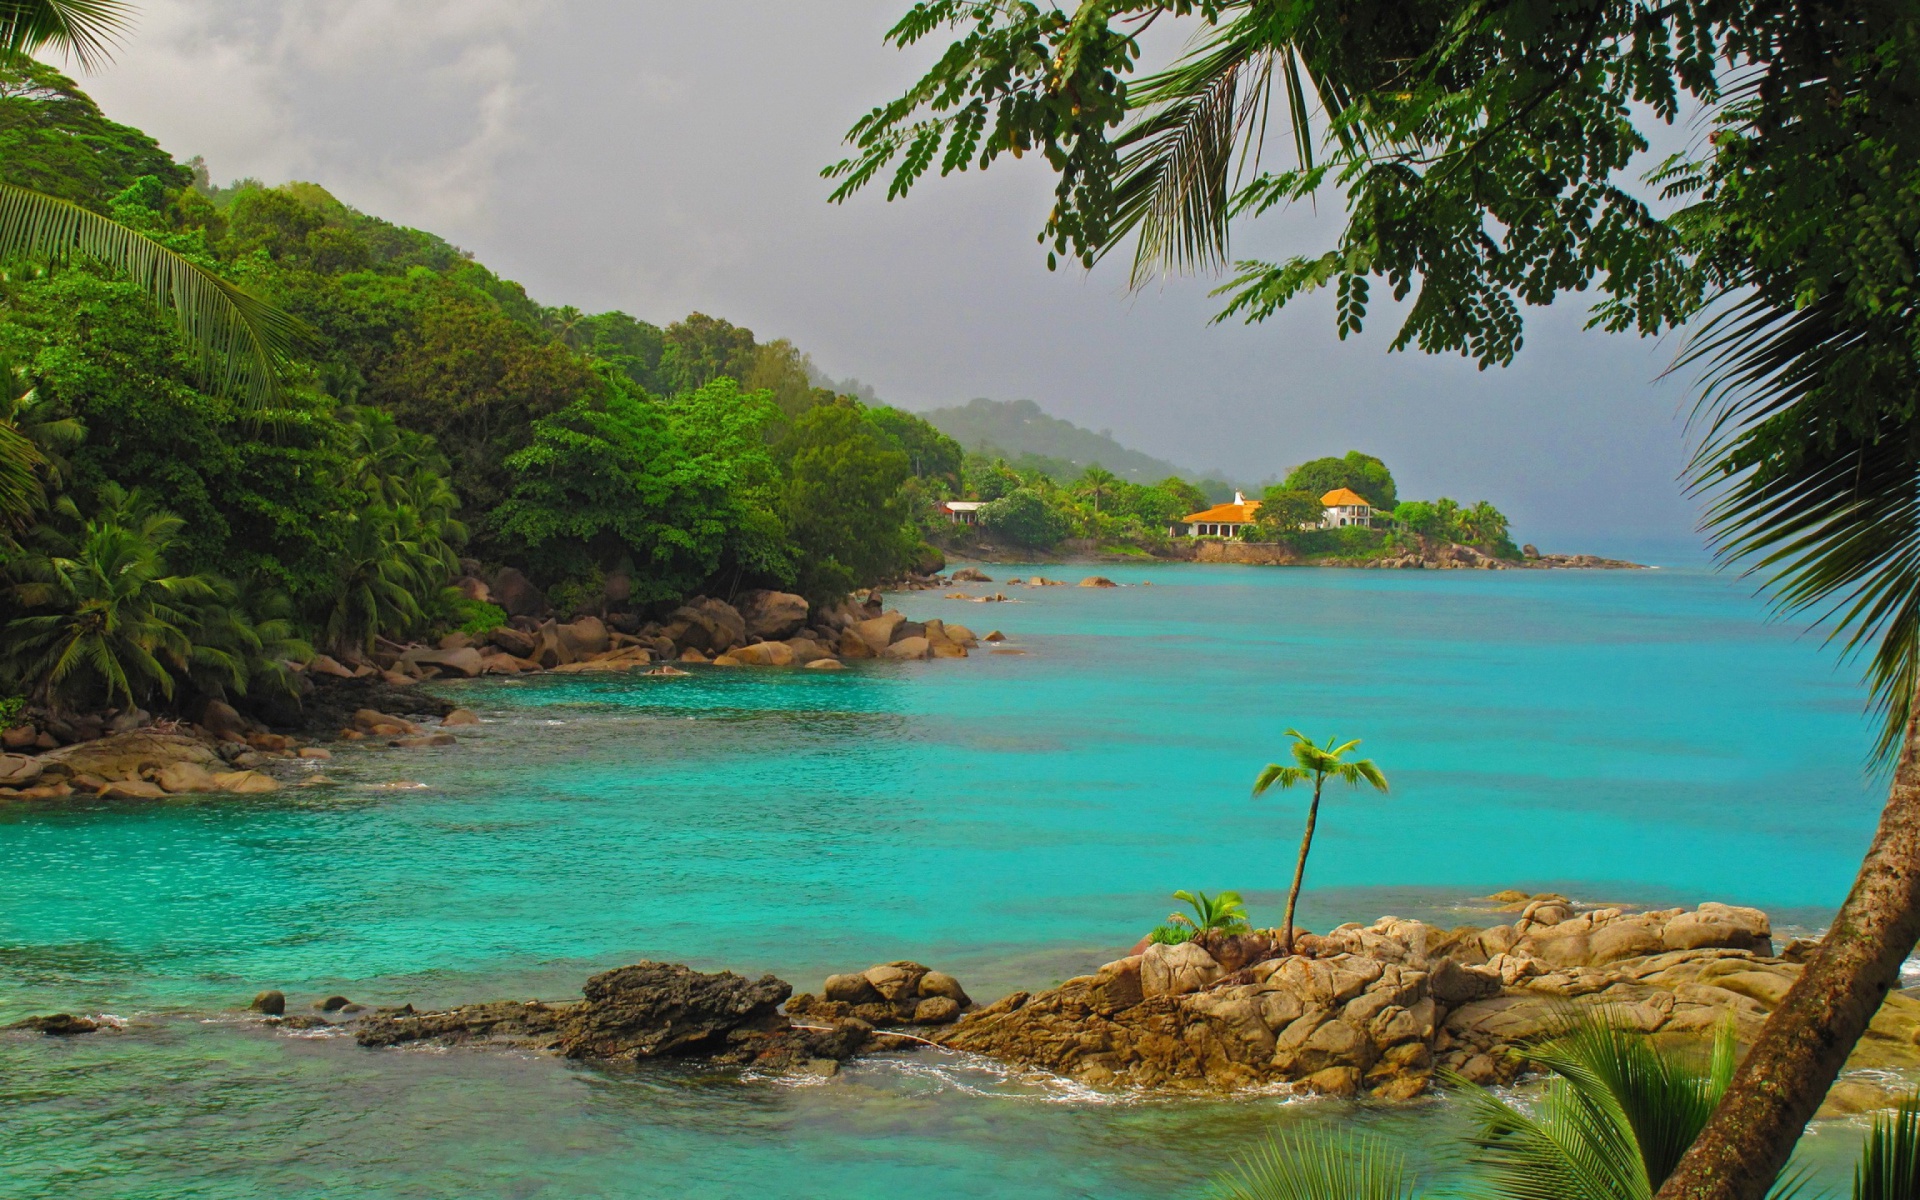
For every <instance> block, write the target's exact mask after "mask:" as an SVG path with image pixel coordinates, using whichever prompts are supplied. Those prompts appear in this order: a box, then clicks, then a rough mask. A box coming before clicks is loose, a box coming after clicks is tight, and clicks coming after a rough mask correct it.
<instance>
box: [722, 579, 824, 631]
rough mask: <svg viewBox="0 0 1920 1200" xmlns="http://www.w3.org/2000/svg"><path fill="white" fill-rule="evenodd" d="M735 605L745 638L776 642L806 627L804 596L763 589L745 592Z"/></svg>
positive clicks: (806, 610) (805, 602)
mask: <svg viewBox="0 0 1920 1200" xmlns="http://www.w3.org/2000/svg"><path fill="white" fill-rule="evenodd" d="M735 607H736V608H737V609H738V610H739V612H740V618H741V620H743V621H744V622H746V635H747V639H748V640H749V641H753V640H761V641H769V642H777V641H782V640H784V639H786V638H790V637H792V636H793V635H794V634H796V633H798V632H800V630H801V629H802V628H804V627H805V626H806V623H807V614H808V611H809V610H808V607H807V601H806V597H804V596H796V595H794V594H793V593H792V592H774V591H767V590H765V589H760V590H756V591H751V592H747V593H745V594H744V595H742V596H741V597H740V598H739V603H738V604H737V605H736V606H735Z"/></svg>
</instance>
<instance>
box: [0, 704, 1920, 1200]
mask: <svg viewBox="0 0 1920 1200" xmlns="http://www.w3.org/2000/svg"><path fill="white" fill-rule="evenodd" d="M5 723H6V722H5V719H4V717H0V725H4V724H5ZM1917 1197H1920V1095H1910V1096H1907V1097H1906V1098H1904V1099H1902V1100H1901V1101H1900V1104H1899V1107H1897V1108H1895V1109H1894V1111H1893V1112H1891V1113H1876V1114H1874V1118H1873V1125H1872V1127H1871V1128H1870V1129H1869V1130H1868V1131H1867V1141H1866V1144H1865V1145H1864V1146H1862V1147H1861V1148H1860V1161H1859V1162H1858V1163H1857V1164H1855V1166H1854V1168H1853V1200H1916V1198H1917Z"/></svg>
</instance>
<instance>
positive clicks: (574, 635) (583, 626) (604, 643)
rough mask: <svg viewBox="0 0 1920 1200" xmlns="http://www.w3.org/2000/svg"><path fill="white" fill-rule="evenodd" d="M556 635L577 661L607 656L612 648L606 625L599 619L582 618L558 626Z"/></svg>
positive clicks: (555, 631)
mask: <svg viewBox="0 0 1920 1200" xmlns="http://www.w3.org/2000/svg"><path fill="white" fill-rule="evenodd" d="M554 633H555V635H556V636H557V637H558V638H559V639H560V642H561V644H562V645H564V646H565V647H566V648H567V650H568V652H569V653H571V654H572V655H573V657H574V659H575V660H579V659H582V658H588V657H591V656H592V655H595V654H605V653H606V652H607V650H608V648H609V646H610V643H609V642H608V635H607V626H606V623H605V622H604V621H602V620H601V619H600V618H599V617H581V618H579V619H578V620H575V621H572V622H569V623H568V624H565V625H559V626H556V627H555V628H554Z"/></svg>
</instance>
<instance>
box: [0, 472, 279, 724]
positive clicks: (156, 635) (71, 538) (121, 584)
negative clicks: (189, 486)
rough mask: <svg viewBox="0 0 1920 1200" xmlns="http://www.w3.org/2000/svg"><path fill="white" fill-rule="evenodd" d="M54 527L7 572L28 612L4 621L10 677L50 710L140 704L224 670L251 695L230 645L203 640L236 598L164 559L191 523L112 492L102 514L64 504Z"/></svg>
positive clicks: (213, 580)
mask: <svg viewBox="0 0 1920 1200" xmlns="http://www.w3.org/2000/svg"><path fill="white" fill-rule="evenodd" d="M56 521H57V523H56V524H53V525H43V526H41V527H40V528H39V529H37V530H36V531H35V537H34V543H35V544H34V548H33V550H32V551H31V552H29V553H28V554H27V555H26V556H25V557H23V558H22V559H20V560H19V561H17V562H15V563H12V564H10V567H9V570H10V573H11V574H12V575H13V577H14V579H15V580H16V581H17V582H15V583H14V584H13V585H12V588H11V597H10V598H11V600H12V601H13V603H14V604H15V605H16V606H17V608H18V610H19V611H21V612H22V613H24V614H25V615H22V616H17V617H15V618H14V619H13V620H11V621H9V622H8V623H7V627H6V633H7V637H6V649H5V651H4V653H5V658H6V666H7V669H8V672H9V674H10V676H11V677H12V679H13V680H14V681H15V682H16V683H19V684H24V685H27V686H29V687H31V688H33V689H34V693H35V695H36V696H38V697H40V698H42V699H44V700H45V701H47V702H48V703H50V704H53V705H56V706H61V705H66V704H70V703H81V704H85V703H96V704H98V703H105V704H114V703H118V704H124V705H128V706H131V705H134V704H138V703H140V702H141V701H143V700H145V699H146V698H147V697H148V696H150V695H153V694H156V693H157V694H159V695H161V696H163V697H171V696H172V695H173V692H174V686H175V683H176V680H177V679H178V678H180V677H182V676H184V675H185V674H186V673H187V672H188V670H189V668H190V667H192V666H194V665H201V666H212V667H216V668H225V669H226V670H225V673H226V674H228V676H229V677H230V679H231V681H232V682H233V684H234V685H235V686H236V687H238V688H241V689H244V686H245V683H246V676H245V670H244V665H242V664H239V663H234V662H231V661H229V658H230V651H231V648H230V647H228V646H222V645H219V644H217V642H213V641H205V642H201V643H198V644H197V643H196V641H195V635H196V634H197V633H200V632H202V628H203V623H204V618H205V617H206V616H207V615H208V614H207V612H206V609H207V608H209V607H211V606H215V605H220V604H223V603H225V602H227V601H228V600H230V599H231V595H232V587H231V585H230V584H228V583H226V582H225V581H224V580H221V579H219V578H217V577H215V576H211V575H180V574H176V573H174V571H173V570H172V569H171V568H170V566H169V564H168V562H167V552H168V550H169V549H170V548H171V547H172V545H173V543H174V541H175V539H176V538H177V537H178V535H179V533H180V529H181V527H182V525H183V522H182V521H181V519H180V518H179V517H177V516H174V515H173V514H172V513H168V512H163V511H161V510H160V509H158V508H157V507H155V506H154V505H153V503H152V501H151V499H150V498H149V497H147V496H145V495H143V494H140V493H137V492H136V493H128V492H126V491H123V490H122V489H120V488H119V487H117V486H115V485H112V484H109V485H107V486H106V487H105V488H103V489H102V490H101V494H100V511H99V513H98V515H96V516H94V517H91V518H85V519H83V518H82V517H81V516H80V513H79V511H78V510H77V509H75V508H73V506H72V505H71V504H70V503H69V504H63V505H62V510H61V512H60V513H59V514H58V516H57V517H56Z"/></svg>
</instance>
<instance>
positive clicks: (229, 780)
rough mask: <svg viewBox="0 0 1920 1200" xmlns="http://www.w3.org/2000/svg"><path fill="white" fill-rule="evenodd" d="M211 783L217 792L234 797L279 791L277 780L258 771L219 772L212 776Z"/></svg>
mask: <svg viewBox="0 0 1920 1200" xmlns="http://www.w3.org/2000/svg"><path fill="white" fill-rule="evenodd" d="M213 783H214V786H215V787H217V788H218V789H219V790H221V791H223V792H228V793H231V794H233V795H236V796H253V795H259V794H262V793H265V792H277V791H279V790H280V781H279V780H277V779H275V778H274V777H273V776H271V775H263V774H261V773H260V772H258V771H220V772H217V773H216V774H215V775H214V777H213Z"/></svg>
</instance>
